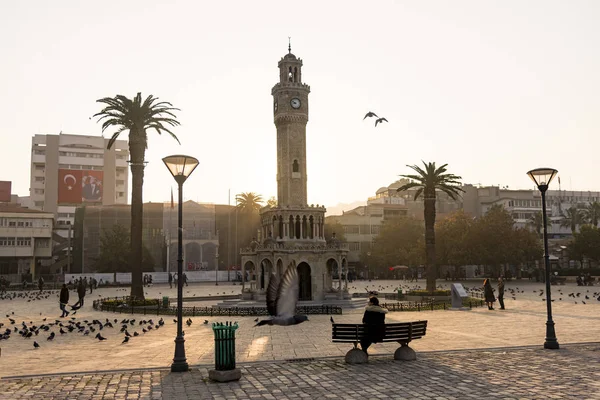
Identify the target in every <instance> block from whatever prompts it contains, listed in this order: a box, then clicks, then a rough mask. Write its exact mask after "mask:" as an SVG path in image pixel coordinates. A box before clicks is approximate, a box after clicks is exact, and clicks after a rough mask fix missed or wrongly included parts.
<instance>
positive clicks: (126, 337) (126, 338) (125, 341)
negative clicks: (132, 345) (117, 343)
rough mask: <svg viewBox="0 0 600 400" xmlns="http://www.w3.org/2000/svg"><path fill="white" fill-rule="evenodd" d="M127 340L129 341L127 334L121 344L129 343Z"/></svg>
mask: <svg viewBox="0 0 600 400" xmlns="http://www.w3.org/2000/svg"><path fill="white" fill-rule="evenodd" d="M127 342H129V336H125V339H123V341H122V342H121V344H123V343H127Z"/></svg>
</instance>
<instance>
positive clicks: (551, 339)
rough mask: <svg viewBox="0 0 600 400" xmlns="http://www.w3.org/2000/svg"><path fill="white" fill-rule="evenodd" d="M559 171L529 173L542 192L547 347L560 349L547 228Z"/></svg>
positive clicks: (548, 169) (545, 170) (548, 170)
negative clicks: (549, 202) (550, 191)
mask: <svg viewBox="0 0 600 400" xmlns="http://www.w3.org/2000/svg"><path fill="white" fill-rule="evenodd" d="M557 173H558V171H557V170H555V169H552V168H537V169H533V170H531V171H529V172H528V173H527V175H529V177H530V178H531V180H532V181H533V182H534V183H535V185H536V186H537V188H538V189H539V191H540V192H541V193H542V218H543V225H544V263H545V267H546V307H547V313H548V321H546V341H545V342H544V348H545V349H558V348H559V345H558V340H556V332H555V331H554V321H552V300H551V298H550V255H549V254H548V229H547V228H546V218H547V217H546V190H548V185H550V182H552V179H554V177H555V176H556V174H557Z"/></svg>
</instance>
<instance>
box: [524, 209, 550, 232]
mask: <svg viewBox="0 0 600 400" xmlns="http://www.w3.org/2000/svg"><path fill="white" fill-rule="evenodd" d="M548 222H549V221H548V220H547V219H546V226H548V224H549V223H548ZM527 224H528V225H529V226H530V227H532V228H533V229H534V231H535V233H536V234H537V235H538V237H540V238H541V237H542V235H543V233H542V229H543V228H544V216H543V215H542V212H541V211H538V212H536V213H535V214H533V215H532V216H531V217H529V220H528V221H527Z"/></svg>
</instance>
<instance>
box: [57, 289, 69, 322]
mask: <svg viewBox="0 0 600 400" xmlns="http://www.w3.org/2000/svg"><path fill="white" fill-rule="evenodd" d="M59 302H60V309H61V311H62V315H61V316H60V317H61V318H64V317H68V316H69V312H68V311H67V309H66V308H65V307H66V306H67V304H68V303H69V289H67V285H66V284H64V283H63V285H62V289H60V297H59Z"/></svg>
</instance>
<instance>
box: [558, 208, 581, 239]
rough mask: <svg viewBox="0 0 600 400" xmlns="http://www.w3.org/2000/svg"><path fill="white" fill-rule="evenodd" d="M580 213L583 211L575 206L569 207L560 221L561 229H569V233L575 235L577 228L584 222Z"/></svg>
mask: <svg viewBox="0 0 600 400" xmlns="http://www.w3.org/2000/svg"><path fill="white" fill-rule="evenodd" d="M582 211H583V210H581V209H580V208H579V207H577V206H571V207H569V208H568V209H567V211H566V212H565V214H564V215H563V219H562V220H561V221H560V226H561V227H563V228H571V233H573V234H575V232H576V231H577V227H578V226H579V225H581V224H583V223H584V222H585V220H584V217H583V212H582Z"/></svg>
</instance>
